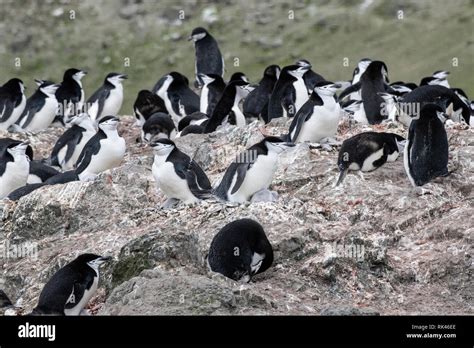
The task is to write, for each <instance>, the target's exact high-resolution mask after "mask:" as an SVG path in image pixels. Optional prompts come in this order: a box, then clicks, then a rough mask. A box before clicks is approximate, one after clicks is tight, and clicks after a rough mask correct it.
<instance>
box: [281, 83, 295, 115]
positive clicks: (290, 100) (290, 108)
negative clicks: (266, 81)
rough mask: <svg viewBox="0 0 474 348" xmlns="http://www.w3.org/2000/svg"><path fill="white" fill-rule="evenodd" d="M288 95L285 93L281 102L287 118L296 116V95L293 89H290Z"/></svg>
mask: <svg viewBox="0 0 474 348" xmlns="http://www.w3.org/2000/svg"><path fill="white" fill-rule="evenodd" d="M290 90H291V92H290V93H286V94H285V96H284V97H283V99H282V100H281V106H282V107H283V109H285V110H286V113H287V116H288V117H293V116H295V114H296V106H295V99H296V94H295V90H294V89H290Z"/></svg>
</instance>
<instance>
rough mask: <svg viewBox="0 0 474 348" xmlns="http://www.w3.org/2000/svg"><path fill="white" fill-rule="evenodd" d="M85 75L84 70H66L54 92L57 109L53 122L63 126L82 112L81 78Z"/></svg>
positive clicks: (82, 91) (82, 92)
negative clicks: (73, 116)
mask: <svg viewBox="0 0 474 348" xmlns="http://www.w3.org/2000/svg"><path fill="white" fill-rule="evenodd" d="M86 74H87V72H86V71H84V70H78V69H68V70H66V71H65V72H64V76H63V81H62V82H61V85H60V86H59V88H58V89H57V91H56V99H57V100H58V104H59V108H58V112H57V115H56V119H55V122H57V123H59V124H60V125H63V126H64V125H65V124H66V123H67V122H68V121H69V118H70V117H71V116H72V115H76V114H78V113H79V111H80V110H82V107H83V105H84V90H83V89H82V82H81V80H82V78H83V77H84V76H85V75H86Z"/></svg>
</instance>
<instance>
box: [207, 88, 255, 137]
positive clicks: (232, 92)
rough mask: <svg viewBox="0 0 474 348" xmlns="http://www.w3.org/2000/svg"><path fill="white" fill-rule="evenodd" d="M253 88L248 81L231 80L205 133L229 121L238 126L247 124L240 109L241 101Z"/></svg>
mask: <svg viewBox="0 0 474 348" xmlns="http://www.w3.org/2000/svg"><path fill="white" fill-rule="evenodd" d="M252 90H253V88H252V87H250V86H249V84H248V83H247V82H244V81H240V80H234V81H230V82H229V83H228V84H227V86H226V87H225V89H224V92H223V93H222V96H221V99H219V101H218V103H217V105H216V107H215V109H214V112H213V113H212V115H211V116H210V117H209V121H208V122H207V124H206V128H205V133H212V132H214V131H215V130H216V129H217V127H218V126H220V125H222V124H224V123H226V122H227V123H229V124H233V125H236V126H237V127H243V126H245V125H246V123H247V122H246V120H245V116H244V114H243V113H242V111H241V110H240V107H239V103H240V101H241V100H242V99H244V98H245V97H247V96H248V94H249V93H250V92H251V91H252Z"/></svg>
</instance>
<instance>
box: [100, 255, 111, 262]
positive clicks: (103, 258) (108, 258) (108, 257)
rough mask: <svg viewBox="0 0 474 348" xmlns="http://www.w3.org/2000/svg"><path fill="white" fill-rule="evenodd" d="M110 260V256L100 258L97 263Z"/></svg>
mask: <svg viewBox="0 0 474 348" xmlns="http://www.w3.org/2000/svg"><path fill="white" fill-rule="evenodd" d="M110 260H112V256H102V257H101V258H100V259H99V261H103V262H107V261H110Z"/></svg>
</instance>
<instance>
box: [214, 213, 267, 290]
mask: <svg viewBox="0 0 474 348" xmlns="http://www.w3.org/2000/svg"><path fill="white" fill-rule="evenodd" d="M207 260H208V263H209V266H210V268H211V270H212V271H214V272H218V273H221V274H223V275H224V276H226V277H227V278H231V279H233V280H235V281H242V282H245V283H248V282H249V281H250V280H251V278H252V276H254V275H255V274H258V273H262V272H264V271H266V270H267V269H268V268H270V266H271V265H272V263H273V248H272V245H271V244H270V242H269V241H268V238H267V236H266V235H265V231H264V230H263V227H262V226H261V225H260V224H259V223H258V222H256V221H254V220H251V219H240V220H236V221H233V222H231V223H229V224H227V225H225V226H224V227H223V228H222V229H221V230H220V231H219V232H218V233H217V234H216V235H215V236H214V238H213V240H212V242H211V247H210V249H209V255H208V259H207Z"/></svg>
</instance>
